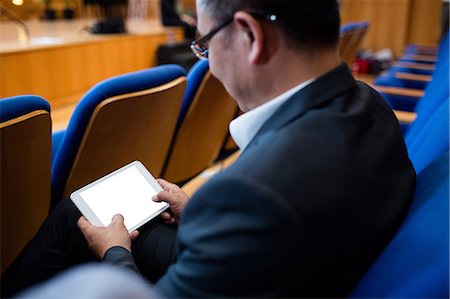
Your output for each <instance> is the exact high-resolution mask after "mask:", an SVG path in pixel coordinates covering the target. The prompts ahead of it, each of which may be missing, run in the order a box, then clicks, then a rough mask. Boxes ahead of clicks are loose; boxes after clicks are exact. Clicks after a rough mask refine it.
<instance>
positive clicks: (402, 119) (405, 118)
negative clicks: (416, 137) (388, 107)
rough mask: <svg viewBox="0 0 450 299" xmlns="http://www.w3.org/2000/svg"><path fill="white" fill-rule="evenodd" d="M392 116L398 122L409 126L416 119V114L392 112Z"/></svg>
mask: <svg viewBox="0 0 450 299" xmlns="http://www.w3.org/2000/svg"><path fill="white" fill-rule="evenodd" d="M394 114H395V116H396V117H397V119H398V122H399V123H404V124H411V123H412V122H413V121H414V120H415V119H416V117H417V113H415V112H408V111H400V110H394Z"/></svg>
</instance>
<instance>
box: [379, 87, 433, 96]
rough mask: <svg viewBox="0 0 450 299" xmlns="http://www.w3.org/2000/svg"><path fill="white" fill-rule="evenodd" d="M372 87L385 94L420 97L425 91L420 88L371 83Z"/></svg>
mask: <svg viewBox="0 0 450 299" xmlns="http://www.w3.org/2000/svg"><path fill="white" fill-rule="evenodd" d="M372 87H373V88H374V89H376V90H377V91H379V92H382V93H384V94H387V95H392V96H401V97H410V98H416V99H420V98H421V97H423V95H424V94H425V92H424V91H423V90H420V89H412V88H401V87H390V86H379V85H373V86H372Z"/></svg>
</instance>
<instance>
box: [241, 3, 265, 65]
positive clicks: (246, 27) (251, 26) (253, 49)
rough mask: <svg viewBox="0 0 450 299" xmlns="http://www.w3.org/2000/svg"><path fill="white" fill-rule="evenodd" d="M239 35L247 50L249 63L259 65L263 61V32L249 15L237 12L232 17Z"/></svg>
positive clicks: (259, 25)
mask: <svg viewBox="0 0 450 299" xmlns="http://www.w3.org/2000/svg"><path fill="white" fill-rule="evenodd" d="M234 20H235V21H236V24H237V28H238V30H239V34H242V36H241V38H242V39H243V41H244V47H245V48H246V49H248V52H247V53H248V60H249V62H250V63H253V64H259V63H262V62H263V60H264V57H263V56H264V31H263V28H262V27H261V24H260V23H259V22H258V21H257V20H256V19H255V18H254V17H253V16H252V15H250V14H249V13H247V12H243V11H238V12H236V14H235V15H234Z"/></svg>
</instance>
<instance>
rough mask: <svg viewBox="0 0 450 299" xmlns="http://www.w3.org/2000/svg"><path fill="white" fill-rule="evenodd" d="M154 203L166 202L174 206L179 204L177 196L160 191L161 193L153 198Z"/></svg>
mask: <svg viewBox="0 0 450 299" xmlns="http://www.w3.org/2000/svg"><path fill="white" fill-rule="evenodd" d="M152 199H153V200H154V201H157V202H160V201H165V202H167V203H168V204H170V205H173V204H175V203H177V200H176V199H175V196H174V195H173V194H172V193H169V192H167V191H164V190H163V191H159V193H158V194H157V195H156V196H154V197H153V198H152Z"/></svg>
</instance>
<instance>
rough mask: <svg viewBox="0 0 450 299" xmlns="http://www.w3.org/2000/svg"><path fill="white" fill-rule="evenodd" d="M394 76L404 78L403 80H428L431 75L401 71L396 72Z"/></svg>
mask: <svg viewBox="0 0 450 299" xmlns="http://www.w3.org/2000/svg"><path fill="white" fill-rule="evenodd" d="M394 76H395V78H398V79H404V80H414V81H422V82H430V81H431V76H429V75H418V74H410V73H403V72H396V73H395V75H394Z"/></svg>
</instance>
